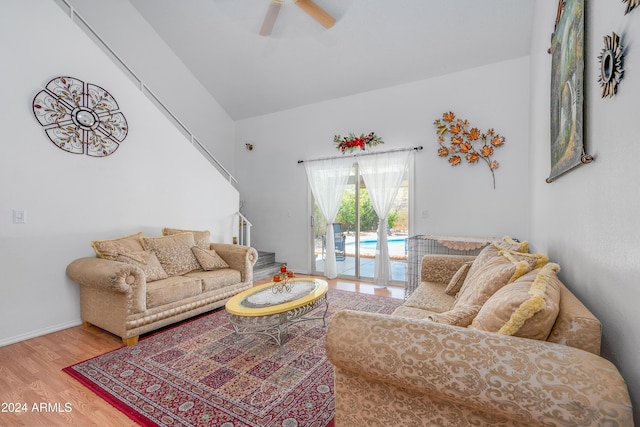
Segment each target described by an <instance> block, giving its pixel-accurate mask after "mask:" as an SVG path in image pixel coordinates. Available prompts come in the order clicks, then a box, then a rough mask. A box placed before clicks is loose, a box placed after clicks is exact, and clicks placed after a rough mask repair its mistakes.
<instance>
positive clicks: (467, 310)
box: [427, 305, 480, 327]
mask: <svg viewBox="0 0 640 427" xmlns="http://www.w3.org/2000/svg"><path fill="white" fill-rule="evenodd" d="M479 311H480V306H479V305H474V306H471V307H457V308H454V309H453V310H449V311H445V312H444V313H434V314H430V315H429V316H427V319H429V320H431V321H433V322H438V323H446V324H447V325H452V326H462V327H467V326H469V325H470V324H471V322H472V321H473V319H474V318H475V317H476V315H477V314H478V312H479Z"/></svg>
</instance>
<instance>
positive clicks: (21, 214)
mask: <svg viewBox="0 0 640 427" xmlns="http://www.w3.org/2000/svg"><path fill="white" fill-rule="evenodd" d="M26 222H27V213H26V212H25V210H24V209H14V210H13V223H14V224H25V223H26Z"/></svg>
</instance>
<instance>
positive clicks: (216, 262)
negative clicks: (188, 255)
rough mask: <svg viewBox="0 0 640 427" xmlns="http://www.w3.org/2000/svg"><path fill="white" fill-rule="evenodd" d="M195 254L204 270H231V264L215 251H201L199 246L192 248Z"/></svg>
mask: <svg viewBox="0 0 640 427" xmlns="http://www.w3.org/2000/svg"><path fill="white" fill-rule="evenodd" d="M191 250H192V251H193V254H194V255H195V256H196V258H197V259H198V262H199V263H200V265H201V266H202V268H203V269H204V270H207V271H211V270H220V269H221V268H229V264H227V263H226V262H225V260H223V259H222V258H221V257H220V255H218V254H217V253H216V251H214V250H213V249H201V248H199V247H197V246H194V247H193V248H191Z"/></svg>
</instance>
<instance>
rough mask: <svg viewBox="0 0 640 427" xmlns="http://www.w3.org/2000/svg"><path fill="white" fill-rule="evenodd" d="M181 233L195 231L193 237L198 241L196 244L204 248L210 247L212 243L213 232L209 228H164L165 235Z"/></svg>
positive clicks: (163, 233)
mask: <svg viewBox="0 0 640 427" xmlns="http://www.w3.org/2000/svg"><path fill="white" fill-rule="evenodd" d="M180 233H193V238H194V239H195V241H196V246H197V247H199V248H202V249H209V248H210V245H211V232H209V231H208V230H203V231H198V230H179V229H177V228H163V229H162V235H163V236H172V235H174V234H180Z"/></svg>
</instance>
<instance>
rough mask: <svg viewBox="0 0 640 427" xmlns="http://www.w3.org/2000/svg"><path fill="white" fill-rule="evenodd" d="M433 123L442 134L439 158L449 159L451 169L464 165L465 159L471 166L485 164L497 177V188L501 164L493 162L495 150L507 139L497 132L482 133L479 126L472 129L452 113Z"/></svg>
mask: <svg viewBox="0 0 640 427" xmlns="http://www.w3.org/2000/svg"><path fill="white" fill-rule="evenodd" d="M433 124H434V125H435V126H436V134H437V135H438V144H439V145H440V148H439V149H438V155H439V156H440V157H447V158H448V160H449V163H450V164H451V166H458V165H459V164H460V163H462V157H463V156H464V158H465V160H466V161H467V162H468V163H470V164H476V163H478V162H480V161H484V162H485V163H486V164H487V166H488V167H489V170H490V171H491V177H492V178H493V188H496V176H495V173H494V171H495V169H498V166H499V164H498V162H497V161H495V160H493V158H492V156H493V154H494V150H495V149H496V148H498V147H501V146H502V145H503V144H504V141H505V139H504V137H503V136H501V135H499V134H497V133H496V132H495V131H494V130H493V129H489V130H488V131H486V132H484V133H483V132H481V131H480V130H479V129H478V128H476V127H471V126H470V125H469V121H468V120H462V119H457V118H456V115H455V114H454V113H452V112H448V113H444V114H443V115H442V118H441V119H437V120H436V121H435V122H433Z"/></svg>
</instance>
